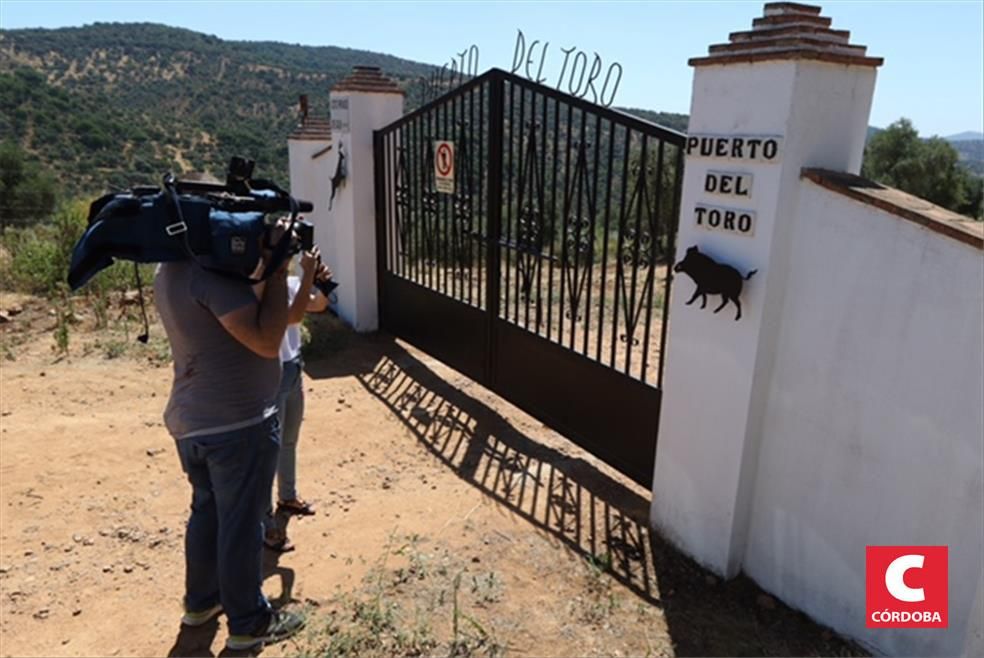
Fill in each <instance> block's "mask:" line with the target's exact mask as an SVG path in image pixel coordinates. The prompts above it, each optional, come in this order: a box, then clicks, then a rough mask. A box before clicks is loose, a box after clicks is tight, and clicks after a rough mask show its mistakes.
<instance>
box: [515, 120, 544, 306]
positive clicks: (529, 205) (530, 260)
mask: <svg viewBox="0 0 984 658" xmlns="http://www.w3.org/2000/svg"><path fill="white" fill-rule="evenodd" d="M525 125H526V150H525V155H524V156H523V158H522V159H521V160H520V168H519V180H520V184H519V195H518V197H517V203H518V205H519V216H518V218H517V222H516V252H517V253H516V261H517V262H516V265H517V268H518V270H519V280H520V291H519V292H520V294H521V295H522V296H523V299H524V300H527V301H528V300H529V298H530V291H531V289H532V288H533V280H534V278H535V277H536V274H537V272H538V271H539V268H540V259H541V257H542V253H543V180H542V177H541V176H540V170H539V167H540V166H541V161H540V158H539V156H538V153H537V139H538V132H537V129H538V128H539V127H540V126H539V123H537V122H536V121H527V122H526V124H525ZM537 306H538V309H539V304H538V305H537Z"/></svg>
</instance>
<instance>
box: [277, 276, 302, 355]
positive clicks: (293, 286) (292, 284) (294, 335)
mask: <svg viewBox="0 0 984 658" xmlns="http://www.w3.org/2000/svg"><path fill="white" fill-rule="evenodd" d="M300 289H301V278H300V277H297V276H289V277H287V305H288V306H290V305H291V304H293V303H294V298H295V297H297V293H298V292H299V291H300ZM300 355H301V323H300V322H298V323H296V324H289V325H287V332H286V333H285V334H284V339H283V340H282V341H280V362H281V363H287V362H288V361H293V360H294V359H296V358H297V357H299V356H300Z"/></svg>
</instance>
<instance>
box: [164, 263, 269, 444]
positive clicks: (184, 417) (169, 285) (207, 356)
mask: <svg viewBox="0 0 984 658" xmlns="http://www.w3.org/2000/svg"><path fill="white" fill-rule="evenodd" d="M154 301H155V303H156V305H157V311H158V313H160V316H161V321H162V322H163V324H164V330H165V331H166V332H167V337H168V340H170V342H171V353H172V354H173V356H174V384H173V386H172V387H171V398H170V399H169V400H168V403H167V408H166V409H165V410H164V424H165V425H166V426H167V429H168V431H169V432H170V433H171V435H172V436H174V438H176V439H186V438H190V437H193V436H202V435H205V434H217V433H219V432H229V431H232V430H236V429H240V428H243V427H249V426H250V425H255V424H256V423H259V422H262V421H263V420H264V419H265V418H268V417H269V416H270V415H272V414H274V413H276V406H275V405H276V400H275V398H276V395H277V391H278V390H279V388H280V359H279V358H276V357H274V358H272V359H265V358H263V357H261V356H259V355H258V354H256V353H255V352H253V351H252V350H250V349H249V348H247V347H246V346H245V345H243V344H242V343H240V342H239V341H238V340H236V339H235V338H233V336H232V335H231V334H230V333H229V332H227V331H226V330H225V328H223V326H222V325H221V324H220V323H219V321H218V319H217V318H219V317H220V316H223V315H225V314H226V313H229V312H231V311H235V310H237V309H240V308H242V307H244V306H247V305H249V304H255V303H257V299H256V296H255V295H254V294H253V289H252V288H251V287H250V286H249V284H247V283H244V282H242V281H236V280H234V279H230V278H228V277H223V276H221V275H219V274H215V273H213V272H209V271H208V270H204V269H202V268H201V267H200V266H198V265H197V264H195V263H193V262H190V261H183V262H176V263H163V264H162V265H161V266H160V268H159V269H158V271H157V276H156V278H155V279H154Z"/></svg>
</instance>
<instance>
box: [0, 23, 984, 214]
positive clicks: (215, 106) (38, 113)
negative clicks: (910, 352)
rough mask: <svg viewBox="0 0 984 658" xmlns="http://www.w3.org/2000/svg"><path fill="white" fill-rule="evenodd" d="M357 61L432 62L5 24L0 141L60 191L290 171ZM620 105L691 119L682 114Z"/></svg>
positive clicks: (397, 71) (131, 27)
mask: <svg viewBox="0 0 984 658" xmlns="http://www.w3.org/2000/svg"><path fill="white" fill-rule="evenodd" d="M356 65H369V66H379V67H381V68H382V69H383V71H385V72H386V74H387V75H389V76H391V77H393V78H395V79H396V80H397V81H398V83H399V84H400V85H401V86H402V87H404V89H406V90H407V92H408V95H407V106H408V109H411V108H413V107H415V106H416V105H418V104H419V103H420V102H421V99H422V97H423V86H424V85H423V81H424V80H425V79H427V78H428V77H430V76H431V74H432V73H433V71H434V70H435V67H433V66H431V65H428V64H421V63H418V62H412V61H409V60H405V59H400V58H397V57H393V56H390V55H383V54H380V53H374V52H369V51H363V50H352V49H347V48H337V47H333V46H325V47H313V46H299V45H290V44H284V43H274V42H244V41H225V40H222V39H219V38H218V37H214V36H209V35H205V34H201V33H198V32H193V31H191V30H185V29H181V28H174V27H167V26H163V25H156V24H149V23H129V24H127V23H96V24H94V25H88V26H85V27H80V28H62V29H57V30H45V29H29V30H0V140H4V141H6V140H11V141H14V142H15V143H17V145H18V146H19V147H20V148H22V149H23V150H24V151H26V152H27V153H28V155H29V156H30V157H34V158H36V159H38V160H39V161H40V163H41V165H42V166H43V167H45V168H46V169H48V170H49V171H51V172H52V173H53V174H54V175H55V177H56V178H57V180H58V183H59V186H60V188H61V190H60V192H61V194H60V196H62V197H70V196H75V195H82V196H86V197H93V196H96V195H98V194H100V193H102V192H103V191H104V190H110V189H122V188H127V187H130V186H132V185H134V184H138V183H139V184H146V183H157V182H158V181H159V180H160V177H161V175H162V174H163V173H164V172H167V171H175V172H187V171H209V172H211V173H213V174H216V175H218V176H220V177H221V175H222V174H223V172H224V171H225V166H226V164H227V162H228V160H229V158H230V157H231V156H232V155H244V156H247V157H251V158H253V159H255V160H256V161H257V174H258V175H261V176H269V177H273V178H275V179H277V180H280V181H282V182H284V183H286V182H287V143H286V137H287V135H288V134H289V133H290V131H291V130H292V129H293V127H294V126H295V125H296V123H297V98H298V96H299V95H300V94H307V95H308V96H309V98H310V103H311V108H312V113H313V114H315V115H321V116H327V114H328V92H329V89H330V88H331V86H332V85H333V84H335V83H336V82H338V81H340V80H341V79H342V78H344V77H345V76H346V75H348V73H349V72H350V71H351V70H352V67H353V66H356ZM625 111H627V112H629V113H631V114H635V115H637V116H640V117H642V118H644V119H647V120H650V121H653V122H655V123H659V124H661V125H664V126H667V127H669V128H673V129H675V130H679V131H681V132H683V131H686V128H687V116H686V115H684V114H671V113H663V112H654V111H650V110H642V109H627V110H625ZM956 146H958V147H959V148H960V151H961V156H962V164H964V166H966V167H967V168H968V169H971V170H972V171H977V172H978V173H980V172H981V171H984V163H981V162H979V161H978V160H977V159H976V158H977V156H978V153H977V150H979V147H980V145H975V144H959V145H956ZM975 149H976V150H975Z"/></svg>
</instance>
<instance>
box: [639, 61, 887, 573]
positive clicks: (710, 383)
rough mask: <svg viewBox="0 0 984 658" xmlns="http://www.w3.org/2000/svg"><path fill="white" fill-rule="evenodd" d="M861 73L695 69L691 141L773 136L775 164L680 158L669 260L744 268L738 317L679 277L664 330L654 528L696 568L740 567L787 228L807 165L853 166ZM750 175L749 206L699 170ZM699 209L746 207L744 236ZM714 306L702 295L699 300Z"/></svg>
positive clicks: (858, 141)
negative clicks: (691, 258)
mask: <svg viewBox="0 0 984 658" xmlns="http://www.w3.org/2000/svg"><path fill="white" fill-rule="evenodd" d="M874 82H875V72H874V70H873V69H872V68H871V67H866V66H851V67H848V66H843V65H839V64H829V63H825V62H814V61H799V60H792V61H766V62H757V63H754V64H729V65H726V66H706V67H698V68H697V69H696V70H695V73H694V85H693V98H692V102H691V113H690V123H689V129H688V132H689V133H690V134H712V135H758V136H762V135H772V136H781V137H782V138H783V146H782V155H781V159H780V160H779V161H778V162H774V163H770V164H765V163H758V162H755V163H749V162H733V161H727V160H722V159H719V158H705V157H692V156H691V157H688V158H687V162H686V169H685V173H684V183H683V191H682V200H681V213H680V227H679V232H678V237H677V242H676V243H677V255H676V260H677V261H679V260H681V259H682V258H683V256H684V253H685V251H686V249H687V248H688V247H690V246H693V245H698V246H699V248H700V250H701V252H703V253H705V254H708V255H710V256H711V257H712V258H714V259H715V260H717V261H719V262H722V263H724V264H728V265H731V266H733V267H735V268H737V269H738V270H739V272H740V273H742V274H746V273H747V272H748V271H750V270H753V269H754V270H758V273H757V274H756V275H755V278H753V279H751V280H750V281H748V282H747V283H746V284H745V285H744V292H743V295H742V307H743V314H742V319H741V320H740V321H739V322H735V321H734V319H733V318H734V309H733V307H731V306H729V307H727V308H726V309H725V310H723V311H722V312H721V313H719V314H717V315H714V314H712V313H711V312H710V311H709V310H700V309H699V308H698V306H699V303H698V304H695V305H693V306H686V305H685V302H686V301H687V300H688V299H689V297H690V295H691V293H692V291H693V289H694V284H693V282H692V281H691V280H690V279H689V278H687V277H686V276H681V275H677V276H676V277H675V279H674V283H673V292H672V295H671V297H670V312H669V327H668V330H667V331H668V333H667V349H666V355H665V359H666V361H665V366H664V382H665V387H664V392H663V401H662V408H661V412H660V429H659V444H658V447H657V459H656V468H655V477H654V485H653V486H654V489H653V508H652V519H653V524H654V525H655V526H656V527H657V529H659V531H660V532H661V533H662V534H663V535H664V536H666V537H667V538H669V539H670V540H671V541H672V542H673V543H674V544H676V545H677V546H679V547H680V548H682V549H683V550H685V551H687V552H688V553H689V554H690V555H692V556H693V557H694V558H695V559H696V560H697V561H698V562H700V563H701V564H703V565H704V566H706V567H708V568H710V569H712V570H714V571H715V572H717V573H719V574H723V575H725V576H729V577H730V576H733V575H735V574H736V573H737V572H738V570H739V569H740V566H741V561H742V551H743V549H744V546H745V542H746V533H747V530H748V517H749V513H750V504H751V492H752V486H753V485H754V482H755V473H754V471H755V466H756V464H757V461H758V455H757V452H758V450H759V436H760V435H761V423H762V418H763V413H764V409H765V400H766V398H765V395H764V393H765V391H766V390H767V389H766V386H767V382H768V381H769V378H770V376H771V370H772V367H773V356H774V354H773V347H772V345H773V343H774V342H775V340H776V332H777V330H778V327H779V309H780V308H781V306H782V301H783V296H784V294H785V290H786V283H785V282H786V277H787V269H788V267H789V258H788V254H789V249H788V243H789V240H790V237H789V236H790V230H791V226H792V221H791V220H792V217H793V216H794V214H795V209H796V203H797V192H798V189H799V188H798V186H799V175H800V170H801V168H802V167H804V166H812V167H829V168H834V169H840V170H853V171H857V169H858V168H859V167H860V162H861V155H862V152H863V149H864V137H865V130H866V128H867V119H868V113H869V110H870V106H871V97H872V93H873V89H874ZM711 169H713V170H725V171H731V172H736V173H743V174H750V175H751V176H752V178H753V188H752V196H751V199H750V200H749V201H747V202H738V201H731V202H729V201H728V200H726V199H718V198H714V197H711V196H710V195H708V194H706V193H705V192H704V189H703V181H704V176H705V173H706V172H707V171H708V170H711ZM699 202H707V203H712V204H717V205H725V206H731V207H742V208H746V209H750V210H754V211H755V212H756V214H757V220H756V221H757V226H756V228H755V233H754V235H753V236H736V235H734V234H728V233H714V232H708V231H706V230H704V229H703V228H698V227H696V226H695V222H694V218H693V209H694V206H695V205H696V204H697V203H699ZM717 301H718V298H717V297H712V298H711V300H710V301H709V304H714V303H716V302H717Z"/></svg>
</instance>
